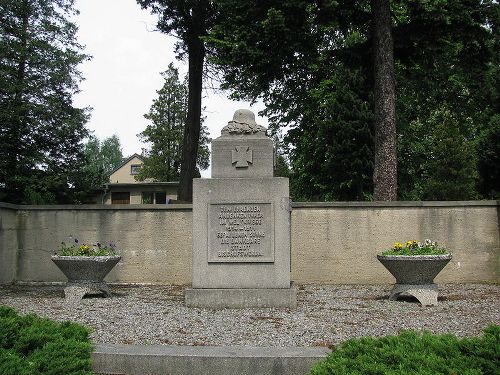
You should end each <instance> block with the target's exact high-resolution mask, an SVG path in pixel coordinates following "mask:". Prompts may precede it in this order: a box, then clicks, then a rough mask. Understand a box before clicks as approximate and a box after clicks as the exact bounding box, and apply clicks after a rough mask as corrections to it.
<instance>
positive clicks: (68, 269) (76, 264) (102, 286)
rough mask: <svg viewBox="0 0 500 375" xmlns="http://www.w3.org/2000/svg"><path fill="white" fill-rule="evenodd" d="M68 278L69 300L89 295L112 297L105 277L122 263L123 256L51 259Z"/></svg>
mask: <svg viewBox="0 0 500 375" xmlns="http://www.w3.org/2000/svg"><path fill="white" fill-rule="evenodd" d="M51 259H52V261H53V262H54V263H55V265H56V266H57V267H58V268H59V269H60V270H61V271H62V273H64V275H65V276H66V277H67V278H68V282H67V284H66V287H65V288H64V295H65V297H66V299H69V300H80V299H82V298H83V297H84V296H85V295H87V294H95V293H99V294H103V295H104V297H109V296H111V293H110V291H109V287H108V285H107V284H106V283H105V282H104V277H106V275H107V274H108V273H109V271H111V270H112V269H113V267H114V266H115V265H116V264H117V263H118V262H119V261H120V259H121V256H118V255H112V256H62V255H53V256H52V257H51Z"/></svg>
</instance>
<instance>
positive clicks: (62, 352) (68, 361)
mask: <svg viewBox="0 0 500 375" xmlns="http://www.w3.org/2000/svg"><path fill="white" fill-rule="evenodd" d="M89 334H90V330H89V329H88V328H86V327H83V326H81V325H79V324H76V323H71V322H64V323H57V322H54V321H52V320H49V319H43V318H40V317H38V316H36V315H34V314H28V315H25V316H21V315H19V314H18V313H17V312H16V311H15V310H13V309H11V308H9V307H6V306H0V374H2V375H92V371H91V361H90V354H91V353H92V350H93V348H92V345H91V343H90V339H89Z"/></svg>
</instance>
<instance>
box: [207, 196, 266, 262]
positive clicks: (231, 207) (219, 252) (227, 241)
mask: <svg viewBox="0 0 500 375" xmlns="http://www.w3.org/2000/svg"><path fill="white" fill-rule="evenodd" d="M208 262H209V263H235V262H238V263H241V262H245V263H261V262H266V263H270V262H274V212H273V207H272V204H271V203H220V204H219V203H217V204H209V205H208Z"/></svg>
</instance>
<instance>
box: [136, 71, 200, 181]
mask: <svg viewBox="0 0 500 375" xmlns="http://www.w3.org/2000/svg"><path fill="white" fill-rule="evenodd" d="M162 76H163V78H164V82H163V87H162V88H161V89H160V90H158V91H157V93H158V98H156V99H154V100H153V104H152V105H151V108H150V110H149V112H148V113H147V114H146V115H144V117H145V118H146V119H147V120H149V121H150V124H149V125H148V126H147V127H146V129H145V130H144V131H143V132H142V133H140V134H139V137H140V138H141V140H142V141H143V142H147V143H149V144H151V149H150V150H149V151H148V152H147V154H146V156H147V157H146V159H145V160H144V165H143V167H142V168H141V171H140V172H139V175H138V176H137V179H138V180H140V181H143V180H145V179H146V178H152V179H153V180H155V181H178V180H179V176H180V170H181V156H182V147H183V144H182V141H183V138H184V129H185V124H186V118H187V102H188V84H187V82H186V80H184V82H182V83H181V82H180V81H179V72H178V70H177V69H176V68H175V67H174V66H173V64H170V65H169V66H168V69H167V70H166V71H165V72H163V73H162ZM209 141H210V140H209V138H208V134H207V128H206V126H203V125H201V129H200V139H199V142H198V152H197V165H198V168H199V169H207V168H208V165H209V155H210V151H209V149H208V143H209ZM197 174H198V175H199V172H198V171H197Z"/></svg>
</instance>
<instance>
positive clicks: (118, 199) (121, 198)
mask: <svg viewBox="0 0 500 375" xmlns="http://www.w3.org/2000/svg"><path fill="white" fill-rule="evenodd" d="M111 204H130V192H128V191H127V192H112V193H111Z"/></svg>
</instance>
